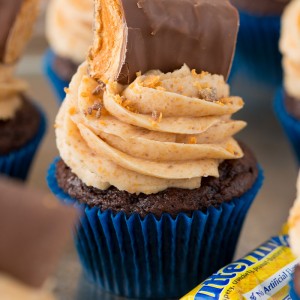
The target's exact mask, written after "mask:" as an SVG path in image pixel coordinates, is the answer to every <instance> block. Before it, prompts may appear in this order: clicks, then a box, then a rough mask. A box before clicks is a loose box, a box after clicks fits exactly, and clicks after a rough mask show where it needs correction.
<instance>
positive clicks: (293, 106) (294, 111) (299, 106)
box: [284, 91, 300, 120]
mask: <svg viewBox="0 0 300 300" xmlns="http://www.w3.org/2000/svg"><path fill="white" fill-rule="evenodd" d="M284 104H285V108H286V111H287V112H288V113H289V114H290V115H291V116H293V117H294V118H296V119H297V120H300V101H299V100H298V99H296V98H295V97H292V96H290V95H289V94H288V93H287V92H286V91H285V93H284Z"/></svg>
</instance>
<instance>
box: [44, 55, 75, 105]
mask: <svg viewBox="0 0 300 300" xmlns="http://www.w3.org/2000/svg"><path fill="white" fill-rule="evenodd" d="M53 61H54V53H53V52H52V51H51V50H50V49H49V50H48V51H47V52H46V53H45V55H44V61H43V71H44V74H45V76H46V78H47V79H48V81H49V83H50V84H51V86H52V88H53V90H54V92H55V95H56V97H57V102H58V104H61V103H62V101H63V100H64V99H65V97H66V93H65V88H66V87H68V86H69V82H68V81H64V80H62V79H61V78H60V77H59V76H58V75H57V74H56V73H55V71H54V70H53V68H52V64H53Z"/></svg>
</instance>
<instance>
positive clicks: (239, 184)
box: [48, 0, 262, 299]
mask: <svg viewBox="0 0 300 300" xmlns="http://www.w3.org/2000/svg"><path fill="white" fill-rule="evenodd" d="M197 3H198V5H196V6H195V5H194V1H185V2H182V1H180V2H175V1H174V2H163V3H162V2H161V1H158V2H155V1H151V2H150V1H149V2H147V1H146V2H145V3H143V4H142V3H139V5H133V6H130V4H129V3H128V2H126V1H124V3H118V5H117V6H116V7H113V8H112V7H111V6H109V4H108V3H107V2H106V1H96V13H95V17H96V19H95V37H94V45H93V48H92V51H91V53H90V55H89V56H88V65H87V63H84V64H83V65H82V66H81V67H80V68H79V69H78V71H77V73H76V75H75V76H74V77H73V79H72V81H71V84H70V87H69V89H68V92H67V96H66V99H65V100H64V102H63V104H62V106H61V109H60V111H59V114H58V116H57V119H56V136H57V146H58V149H59V151H60V155H61V159H58V160H56V161H55V162H54V164H53V165H52V166H51V167H50V170H49V174H48V184H49V187H50V188H51V190H52V192H53V193H54V194H55V195H56V196H57V197H58V198H59V199H61V200H63V201H65V202H67V203H72V204H73V205H75V206H76V207H80V208H82V210H83V211H84V212H85V214H84V215H83V217H82V218H81V224H80V226H78V227H77V235H76V238H75V242H76V246H77V250H78V252H79V255H80V258H81V262H82V264H83V268H84V270H85V273H86V275H87V276H88V278H89V279H90V280H92V281H93V282H95V283H96V284H98V285H99V286H101V287H102V288H104V289H105V290H108V291H111V292H113V293H116V294H119V295H123V296H128V297H136V298H155V299H158V298H172V297H173V298H178V297H179V296H182V295H184V294H185V293H186V292H187V291H188V290H190V289H191V288H192V287H193V286H194V285H195V284H196V283H197V282H199V281H201V279H203V278H205V277H207V276H208V275H210V274H212V273H213V272H214V271H216V270H217V269H218V268H220V267H221V266H223V265H225V264H226V263H228V262H229V261H231V259H232V256H233V253H234V249H235V246H236V243H237V239H238V236H239V233H240V230H241V227H242V224H243V221H244V218H245V215H246V213H247V211H248V209H249V207H250V206H251V203H252V201H253V199H254V198H255V195H256V193H257V191H258V190H259V188H260V186H261V183H262V174H261V170H259V168H258V165H257V162H256V160H255V158H254V156H253V154H251V151H250V150H248V149H247V147H244V146H243V147H242V148H241V146H240V145H239V144H238V143H237V142H236V141H235V140H234V139H233V138H232V136H233V135H234V134H235V133H237V132H239V131H240V130H241V129H242V128H243V127H244V126H245V125H246V124H245V123H244V122H243V121H234V120H232V119H231V115H232V114H234V113H235V112H237V111H238V110H240V109H241V108H242V107H243V101H242V99H241V98H239V97H231V96H230V93H229V87H228V85H227V84H226V83H225V81H224V78H223V76H222V75H211V74H209V73H207V72H199V73H197V72H196V70H190V69H189V67H188V66H187V65H183V66H182V67H181V65H182V64H183V63H184V62H187V63H189V62H190V64H191V66H192V67H196V68H197V69H199V70H200V69H202V68H205V69H207V70H208V71H211V70H215V72H216V73H217V74H218V73H219V74H223V75H224V76H225V77H226V76H227V75H228V72H229V69H230V66H231V59H232V54H233V51H234V45H235V38H236V35H235V34H233V35H232V33H233V32H236V31H237V24H238V17H237V13H236V10H235V9H234V8H233V7H232V6H231V5H230V4H229V2H228V1H224V0H215V1H210V2H209V3H208V2H207V1H198V2H197ZM162 4H163V5H162ZM148 5H150V6H151V9H149V7H148ZM161 5H162V6H161ZM191 11H192V13H191V14H189V13H190V12H191ZM119 12H122V13H121V14H120V13H119ZM153 12H154V13H153ZM182 12H185V14H187V15H186V16H185V17H184V18H182ZM169 14H171V17H170V18H169V19H168V20H169V21H166V22H165V23H163V24H162V23H161V21H160V20H158V19H157V20H155V18H156V17H157V16H160V17H161V18H164V16H166V15H169ZM129 15H130V16H131V17H130V18H129V17H128V16H129ZM212 15H213V16H214V20H213V23H214V24H215V26H214V27H212V26H211V24H210V23H209V22H207V21H208V20H211V16H212ZM134 16H139V18H137V17H136V18H135V17H134ZM146 16H147V18H146ZM124 20H125V21H126V23H125V24H124ZM147 20H151V22H150V23H151V24H150V23H147ZM173 20H176V23H175V24H176V26H175V28H174V23H172V22H173ZM100 21H101V22H100ZM103 22H104V23H103ZM105 22H106V23H105ZM132 22H133V23H134V25H133V23H132ZM158 22H159V23H158ZM187 22H188V24H189V26H186V25H187ZM224 24H226V26H225V27H224ZM100 25H101V26H100ZM113 25H116V26H113ZM157 25H159V26H157ZM133 28H134V29H133ZM137 28H143V30H138V29H137ZM153 28H157V31H156V32H155V33H153ZM177 28H185V30H186V32H183V33H182V32H180V33H179V34H178V31H177ZM113 29H115V31H114V30H113ZM206 30H207V31H210V33H211V35H203V31H204V32H207V31H206ZM108 32H109V33H110V34H107V33H108ZM191 32H192V33H193V34H191ZM228 33H229V34H228ZM176 34H178V35H179V36H176ZM230 34H231V36H230ZM136 35H137V36H139V37H140V38H139V39H135V38H136ZM100 36H101V37H103V39H101V43H99V37H100ZM191 36H192V37H194V36H201V37H202V38H199V39H197V41H196V44H195V39H194V38H191ZM224 36H226V38H227V41H229V40H230V41H231V42H228V43H227V44H226V45H225V46H224V47H216V43H215V41H222V40H223V38H224ZM116 37H118V39H116ZM127 37H128V39H127ZM141 40H142V41H144V43H141V44H140V41H141ZM110 41H114V43H111V42H110ZM127 41H131V42H129V44H127ZM179 41H180V42H181V44H182V48H181V49H180V51H179V50H178V49H176V50H177V51H176V52H174V49H175V48H174V44H177V45H179ZM132 42H133V43H136V44H132ZM161 43H164V44H163V46H162V44H161ZM141 45H144V46H145V47H144V48H143V46H141ZM141 47H142V48H141ZM195 47H196V48H195ZM215 48H216V49H215ZM186 49H190V50H191V51H186ZM211 49H215V50H216V51H220V52H219V54H220V55H219V56H216V57H215V56H214V54H215V53H216V52H214V53H213V54H212V51H211ZM192 50H194V52H192ZM137 51H140V52H137ZM117 53H118V55H117ZM151 53H159V55H158V56H155V57H153V56H151V55H149V54H151ZM137 54H139V56H137ZM201 54H202V55H201ZM116 57H119V58H120V61H118V60H116ZM178 57H180V59H181V60H182V61H180V62H178V61H176V62H175V61H174V60H173V59H174V58H175V59H178ZM199 57H200V58H201V59H202V61H201V62H200V64H201V66H200V65H199V61H200V59H199ZM137 58H139V60H138V59H137ZM197 58H198V59H197ZM193 60H194V63H193ZM217 60H219V61H220V62H221V63H220V65H219V64H216V61H217ZM99 62H101V64H100V63H99ZM225 62H226V63H225ZM178 64H180V65H179V66H178ZM107 66H108V68H106V67H107ZM124 66H125V67H124ZM151 66H152V67H153V68H155V69H162V71H164V72H161V71H158V70H154V71H150V72H147V73H146V74H143V75H141V74H139V73H138V74H137V77H136V75H135V74H136V72H137V71H138V70H142V71H144V69H146V70H147V71H149V70H151V69H150V67H151ZM159 66H160V67H159ZM122 67H123V68H122ZM180 67H181V68H180ZM148 68H149V69H148ZM167 68H172V70H175V71H174V72H170V73H167V70H166V69H167ZM176 68H179V69H178V70H176ZM87 70H88V71H87ZM115 79H116V80H118V81H119V82H125V84H118V82H117V81H114V80H115ZM104 82H106V84H105V83H104ZM126 82H130V85H126ZM225 249H226V251H224V250H225Z"/></svg>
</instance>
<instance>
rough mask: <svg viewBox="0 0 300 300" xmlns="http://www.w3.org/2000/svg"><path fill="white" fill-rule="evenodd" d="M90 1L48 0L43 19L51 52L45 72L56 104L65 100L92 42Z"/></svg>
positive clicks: (46, 59)
mask: <svg viewBox="0 0 300 300" xmlns="http://www.w3.org/2000/svg"><path fill="white" fill-rule="evenodd" d="M92 20H93V0H51V1H50V3H49V7H48V11H47V18H46V21H47V22H46V35H47V38H48V41H49V44H50V49H49V50H48V51H47V53H46V54H45V57H44V71H45V74H46V76H47V78H48V80H49V82H50V83H51V84H52V86H53V88H54V90H55V92H56V94H57V96H58V100H59V103H60V102H61V101H62V100H63V99H64V98H65V96H66V94H65V92H64V88H66V87H68V86H69V83H70V81H71V78H72V76H73V75H74V74H75V73H76V70H77V68H78V66H79V65H80V64H81V63H82V62H83V61H84V60H85V57H86V55H87V52H88V49H89V46H90V44H91V41H92Z"/></svg>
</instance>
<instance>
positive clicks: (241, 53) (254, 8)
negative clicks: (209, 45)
mask: <svg viewBox="0 0 300 300" xmlns="http://www.w3.org/2000/svg"><path fill="white" fill-rule="evenodd" d="M231 2H232V4H233V5H235V6H236V7H237V8H238V10H239V13H240V31H239V36H238V42H237V50H236V57H235V60H234V67H233V69H234V73H233V75H232V76H234V74H235V72H241V73H245V74H247V75H248V76H249V77H250V78H251V79H254V80H256V81H258V82H260V83H264V84H266V85H269V86H271V87H276V86H277V85H278V84H280V83H281V80H282V68H281V55H280V52H279V49H278V42H279V35H280V17H281V14H282V12H283V10H284V8H285V6H286V5H287V4H288V3H289V2H290V0H262V1H253V0H252V1H251V0H231Z"/></svg>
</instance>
